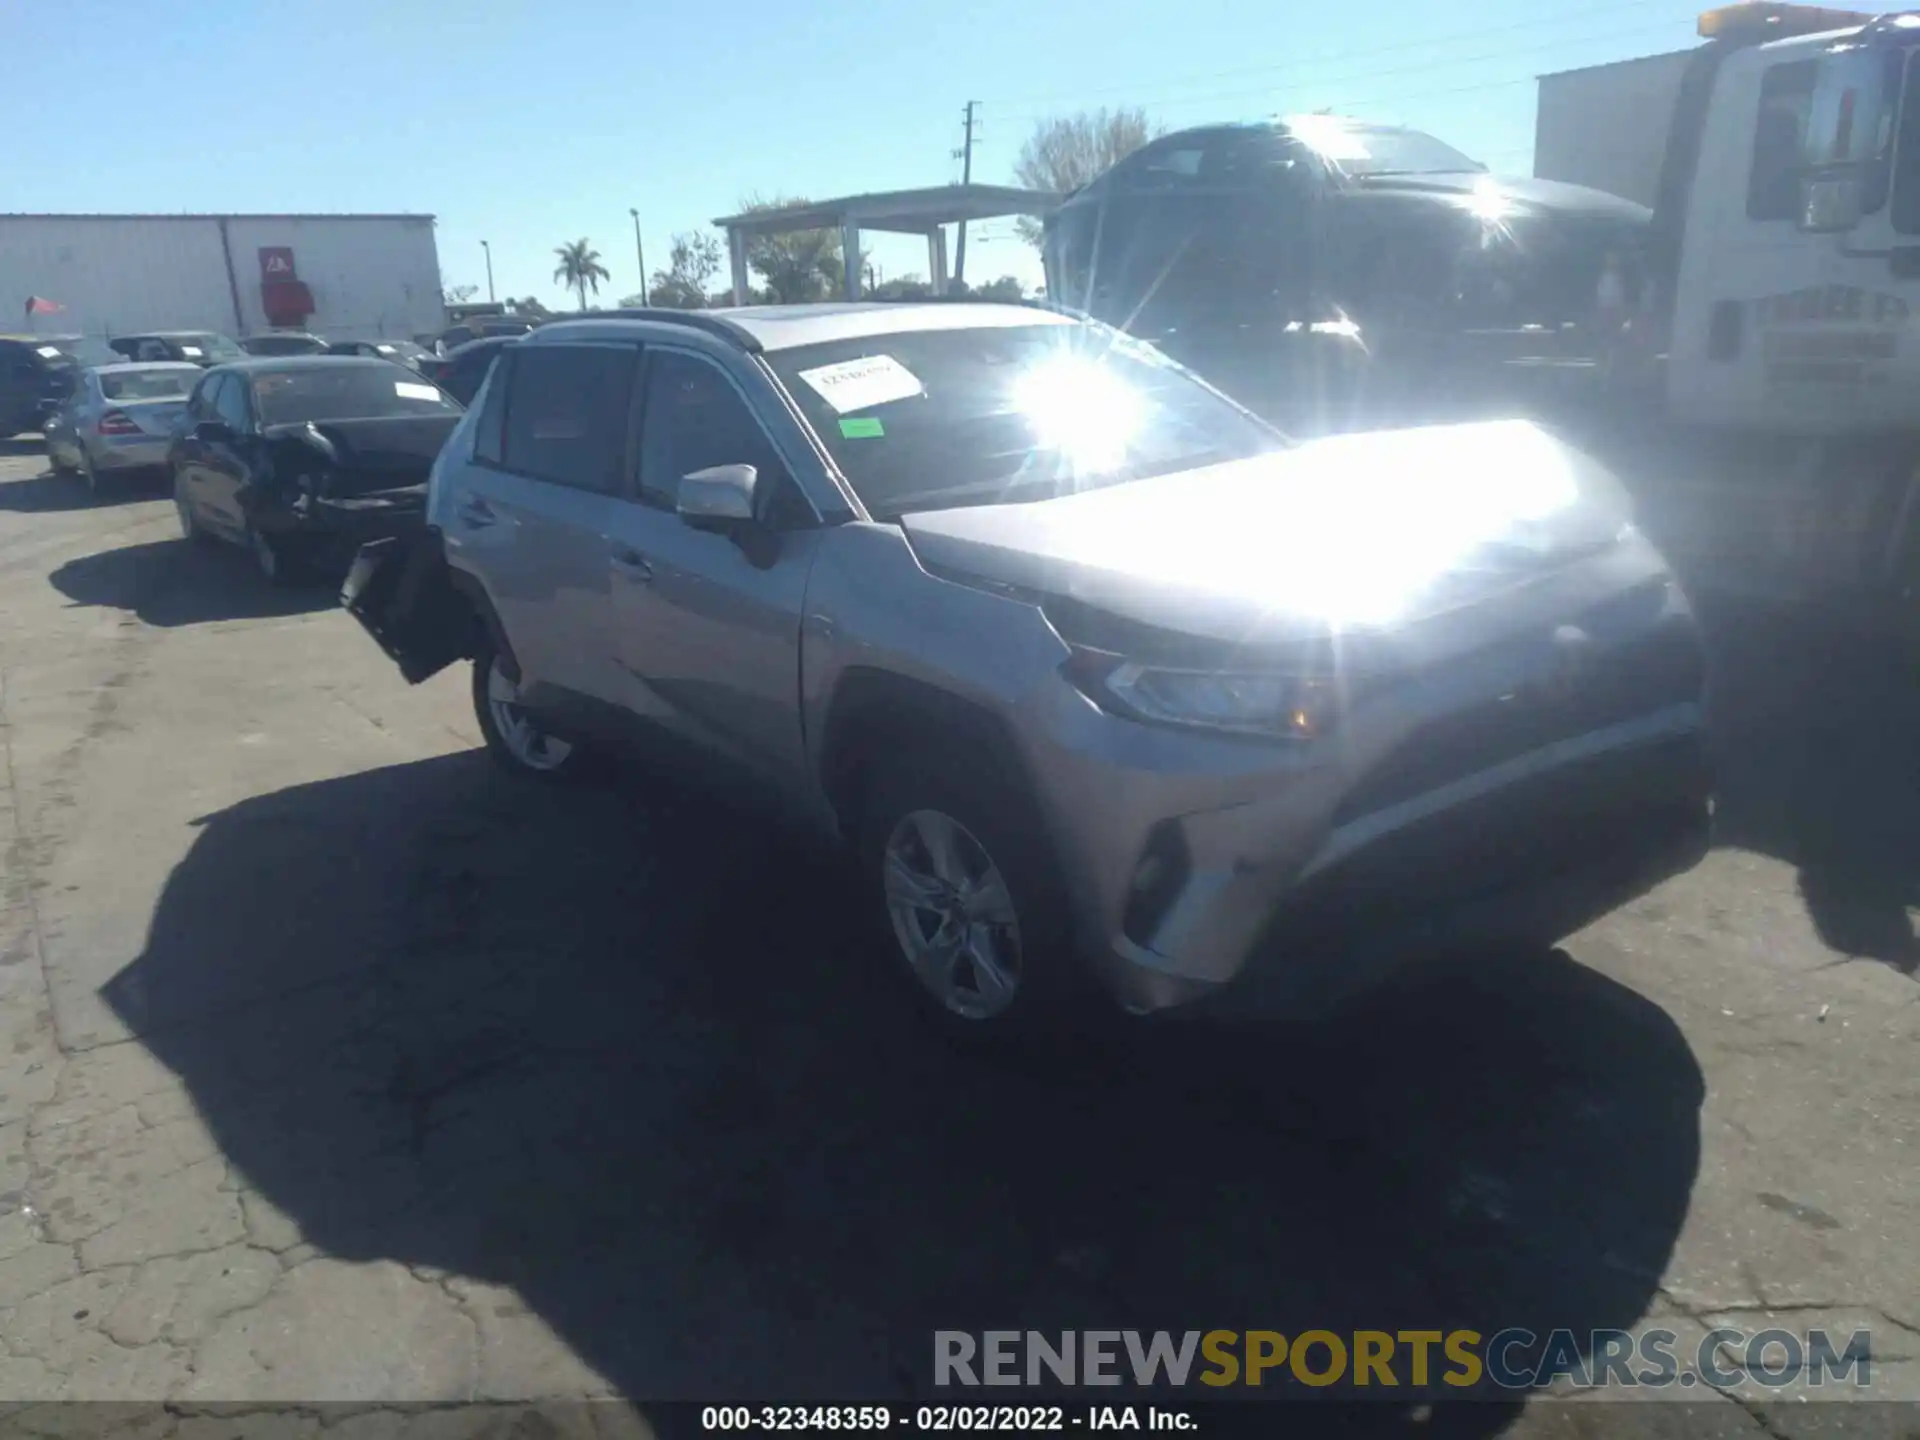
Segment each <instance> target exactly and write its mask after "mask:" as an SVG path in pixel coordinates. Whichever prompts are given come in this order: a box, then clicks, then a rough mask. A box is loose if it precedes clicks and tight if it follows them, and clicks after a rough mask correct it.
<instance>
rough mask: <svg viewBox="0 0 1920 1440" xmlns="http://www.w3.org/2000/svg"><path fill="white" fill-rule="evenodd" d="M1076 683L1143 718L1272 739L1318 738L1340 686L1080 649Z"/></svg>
mask: <svg viewBox="0 0 1920 1440" xmlns="http://www.w3.org/2000/svg"><path fill="white" fill-rule="evenodd" d="M1067 673H1068V674H1069V675H1070V676H1071V677H1072V679H1073V681H1074V683H1075V684H1076V685H1077V686H1079V688H1080V689H1081V690H1082V691H1083V692H1084V693H1085V694H1086V695H1087V696H1088V698H1089V699H1091V700H1092V701H1093V702H1094V703H1095V704H1097V705H1099V706H1101V707H1102V708H1103V709H1108V710H1115V711H1118V712H1120V713H1121V714H1124V715H1129V716H1132V717H1133V718H1134V719H1137V720H1146V721H1151V722H1153V723H1155V724H1160V725H1180V726H1185V727H1188V728H1190V729H1198V730H1215V731H1223V732H1226V733H1229V734H1237V735H1251V736H1260V737H1263V738H1269V739H1284V740H1311V739H1313V738H1314V737H1315V736H1317V735H1319V734H1321V733H1323V732H1324V731H1325V730H1326V728H1327V726H1328V725H1329V723H1330V722H1331V721H1332V718H1333V712H1334V706H1335V699H1336V692H1335V689H1334V685H1333V683H1332V681H1331V680H1329V679H1326V678H1323V677H1310V676H1305V675H1290V674H1285V673H1280V672H1274V671H1244V672H1242V671H1230V670H1182V669H1176V668H1172V667H1168V666H1160V665H1142V664H1139V663H1138V662H1136V661H1132V660H1127V659H1124V658H1123V657H1120V656H1117V655H1103V654H1098V653H1096V652H1092V651H1080V652H1077V653H1076V654H1075V656H1074V657H1073V659H1072V660H1071V661H1069V662H1068V665H1067Z"/></svg>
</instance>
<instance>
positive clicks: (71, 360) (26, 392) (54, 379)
mask: <svg viewBox="0 0 1920 1440" xmlns="http://www.w3.org/2000/svg"><path fill="white" fill-rule="evenodd" d="M119 358H120V357H119V356H118V355H117V354H115V353H114V352H113V351H112V350H110V349H109V348H107V345H106V344H105V342H103V341H100V340H97V339H95V338H93V337H92V336H90V335H0V440H10V439H12V438H13V437H14V436H15V435H18V434H20V433H21V432H23V431H26V430H38V429H39V428H40V427H41V426H42V425H44V424H45V423H46V422H47V418H48V417H49V416H51V415H52V414H53V412H54V411H55V410H58V409H59V408H60V406H61V405H62V404H64V403H65V402H66V400H67V398H68V397H69V396H71V395H72V394H73V387H74V384H75V382H76V381H77V380H78V378H79V375H80V372H81V371H82V370H84V369H86V368H87V367H88V366H89V365H111V364H113V363H114V362H115V361H117V360H119Z"/></svg>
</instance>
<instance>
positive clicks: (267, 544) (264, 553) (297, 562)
mask: <svg viewBox="0 0 1920 1440" xmlns="http://www.w3.org/2000/svg"><path fill="white" fill-rule="evenodd" d="M247 553H248V554H249V555H251V556H252V557H253V568H254V569H256V570H258V571H259V572H260V577H261V578H262V579H263V580H265V581H266V582H267V583H268V584H269V585H276V586H289V585H298V584H299V583H300V582H301V580H303V579H304V578H305V577H306V566H305V565H304V564H302V557H301V555H300V554H299V552H298V551H297V550H296V549H295V548H294V547H293V546H292V545H291V544H289V543H288V542H287V541H285V540H276V539H274V538H273V536H271V535H268V534H266V533H264V532H262V531H259V530H256V529H254V528H253V526H251V525H249V526H247Z"/></svg>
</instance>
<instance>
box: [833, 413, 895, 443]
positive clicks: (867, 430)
mask: <svg viewBox="0 0 1920 1440" xmlns="http://www.w3.org/2000/svg"><path fill="white" fill-rule="evenodd" d="M840 433H841V435H842V436H844V437H845V438H846V439H848V440H871V439H873V438H874V437H875V436H878V435H884V434H886V433H887V427H886V426H884V425H882V424H881V423H880V421H879V420H878V419H877V418H876V417H874V416H872V415H842V416H841V417H840Z"/></svg>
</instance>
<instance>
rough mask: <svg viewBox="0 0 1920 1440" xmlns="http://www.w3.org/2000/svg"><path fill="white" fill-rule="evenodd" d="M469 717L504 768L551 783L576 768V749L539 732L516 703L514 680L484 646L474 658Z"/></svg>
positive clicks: (544, 731)
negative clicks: (470, 716) (471, 703)
mask: <svg viewBox="0 0 1920 1440" xmlns="http://www.w3.org/2000/svg"><path fill="white" fill-rule="evenodd" d="M473 713H474V716H475V718H476V719H478V720H479V722H480V734H481V736H482V738H484V739H485V740H486V742H487V753H488V754H489V755H491V756H492V757H493V758H494V759H495V760H497V761H498V762H499V763H500V764H501V765H503V766H505V767H506V768H507V769H509V770H512V771H514V772H516V773H518V774H521V775H537V776H539V777H541V778H542V779H551V780H557V779H560V778H562V777H563V776H566V775H569V774H571V773H572V772H573V771H574V770H576V769H577V768H578V767H579V764H580V751H579V748H578V747H577V746H575V745H574V743H573V742H572V741H570V740H562V739H561V738H560V737H559V736H557V735H555V734H553V733H552V732H550V731H548V730H547V729H545V728H544V727H543V726H542V725H541V724H540V723H539V721H538V720H536V719H535V718H534V716H533V715H532V714H531V713H530V712H529V711H528V710H527V708H526V707H525V706H524V705H522V704H521V703H520V686H519V682H517V681H515V680H514V679H513V678H512V677H511V676H509V675H508V674H507V671H506V669H505V667H503V666H502V665H501V663H500V657H499V656H498V655H497V654H496V653H495V652H494V650H493V647H492V646H490V645H489V646H484V647H482V649H481V651H480V653H479V654H478V655H476V656H475V657H474V661H473Z"/></svg>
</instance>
